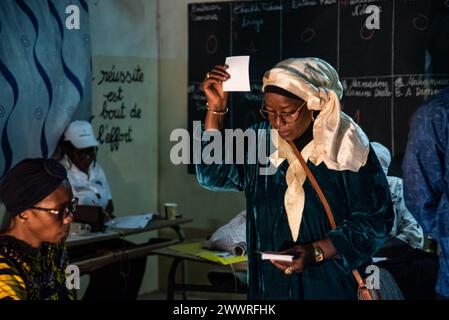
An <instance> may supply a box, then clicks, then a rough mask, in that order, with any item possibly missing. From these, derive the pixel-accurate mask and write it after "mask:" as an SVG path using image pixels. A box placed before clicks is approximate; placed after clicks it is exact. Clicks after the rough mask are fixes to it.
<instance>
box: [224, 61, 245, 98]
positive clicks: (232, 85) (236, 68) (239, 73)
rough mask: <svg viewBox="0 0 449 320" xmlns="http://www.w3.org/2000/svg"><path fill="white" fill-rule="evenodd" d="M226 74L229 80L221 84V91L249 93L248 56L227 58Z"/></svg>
mask: <svg viewBox="0 0 449 320" xmlns="http://www.w3.org/2000/svg"><path fill="white" fill-rule="evenodd" d="M225 64H226V65H227V66H229V68H228V69H226V72H227V73H229V74H230V75H231V78H230V79H228V80H226V81H224V82H223V91H251V87H250V84H249V56H234V57H227V58H226V61H225Z"/></svg>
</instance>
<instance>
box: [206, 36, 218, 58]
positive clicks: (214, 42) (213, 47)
mask: <svg viewBox="0 0 449 320" xmlns="http://www.w3.org/2000/svg"><path fill="white" fill-rule="evenodd" d="M217 49H218V39H217V37H216V36H215V35H213V34H211V35H210V36H209V37H207V41H206V52H207V53H208V54H214V53H215V52H217Z"/></svg>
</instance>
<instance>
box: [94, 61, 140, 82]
mask: <svg viewBox="0 0 449 320" xmlns="http://www.w3.org/2000/svg"><path fill="white" fill-rule="evenodd" d="M100 73H101V80H100V81H99V82H98V83H97V84H99V85H100V84H102V83H103V82H105V83H114V82H117V83H133V82H143V81H144V74H143V71H142V69H140V67H139V66H137V67H136V68H134V69H133V70H132V71H129V70H115V65H112V67H111V69H110V70H101V71H100Z"/></svg>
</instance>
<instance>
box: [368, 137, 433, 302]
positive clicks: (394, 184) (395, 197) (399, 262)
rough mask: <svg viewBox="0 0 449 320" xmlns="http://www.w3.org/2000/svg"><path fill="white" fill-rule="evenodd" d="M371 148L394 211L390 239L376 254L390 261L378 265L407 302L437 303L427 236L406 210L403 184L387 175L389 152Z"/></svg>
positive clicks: (379, 148)
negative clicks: (427, 247) (381, 171)
mask: <svg viewBox="0 0 449 320" xmlns="http://www.w3.org/2000/svg"><path fill="white" fill-rule="evenodd" d="M371 146H372V147H373V150H374V152H375V153H376V155H377V158H378V159H379V161H380V164H381V166H382V168H383V169H384V172H385V175H386V176H387V181H388V185H389V187H390V192H391V200H392V202H393V209H394V222H393V228H392V230H391V232H390V239H389V240H387V241H386V242H385V244H384V245H383V247H382V248H380V249H379V250H378V251H377V253H376V254H375V256H376V257H387V258H388V260H386V261H382V262H378V263H376V264H377V265H378V266H380V267H382V268H385V269H387V270H388V271H389V272H390V273H391V275H392V276H393V277H394V279H395V280H396V282H397V284H398V286H399V288H400V289H401V291H402V294H403V295H404V297H405V299H406V300H417V299H425V300H428V299H434V298H435V289H434V288H435V283H436V279H437V274H438V269H439V263H438V257H437V256H436V255H435V254H432V253H428V252H425V251H423V247H424V233H423V230H422V228H421V226H420V225H419V224H418V222H417V221H416V219H415V218H414V217H413V216H412V214H411V213H410V211H409V210H408V209H407V207H406V206H405V201H404V195H403V180H402V179H401V178H398V177H393V176H388V175H387V173H388V168H389V166H390V163H391V154H390V151H389V150H388V149H387V148H386V147H385V146H383V145H382V144H380V143H378V142H372V143H371Z"/></svg>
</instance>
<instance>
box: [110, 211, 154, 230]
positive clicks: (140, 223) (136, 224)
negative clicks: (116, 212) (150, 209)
mask: <svg viewBox="0 0 449 320" xmlns="http://www.w3.org/2000/svg"><path fill="white" fill-rule="evenodd" d="M153 215H154V214H153V213H147V214H139V215H133V216H126V217H118V218H115V219H113V220H110V221H108V222H106V223H105V225H106V226H107V227H109V228H114V229H143V228H145V227H146V226H147V225H148V223H149V222H150V221H151V220H152V219H153Z"/></svg>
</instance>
